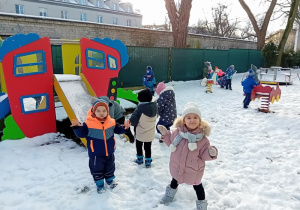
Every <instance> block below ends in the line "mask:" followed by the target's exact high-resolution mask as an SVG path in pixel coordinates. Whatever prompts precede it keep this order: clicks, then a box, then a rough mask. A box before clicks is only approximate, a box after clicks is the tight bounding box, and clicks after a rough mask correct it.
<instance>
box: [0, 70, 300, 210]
mask: <svg viewBox="0 0 300 210" xmlns="http://www.w3.org/2000/svg"><path fill="white" fill-rule="evenodd" d="M295 72H300V70H295ZM242 77H243V74H236V75H234V77H233V85H232V86H233V90H232V91H231V90H224V89H221V88H219V87H218V86H213V93H205V89H206V88H205V87H202V86H200V81H199V80H197V81H188V82H170V83H167V86H173V87H174V90H175V94H176V102H177V109H178V114H179V115H181V112H182V110H183V108H184V105H185V104H186V103H187V102H188V101H194V102H197V103H198V105H199V107H200V110H201V114H202V119H204V120H207V121H209V122H210V123H211V126H212V132H211V135H210V136H209V139H210V141H211V145H215V146H216V147H217V148H218V149H219V157H218V159H217V160H215V161H211V162H207V166H206V170H205V173H204V178H203V185H204V188H205V192H206V199H207V200H208V203H209V206H208V209H210V210H221V209H239V210H291V209H293V210H296V209H300V164H299V163H300V157H299V155H300V153H299V151H300V150H299V149H300V131H299V128H300V109H299V104H300V82H299V79H298V78H297V76H296V75H295V74H294V76H293V79H294V84H293V85H289V86H280V88H281V91H282V95H281V99H280V100H279V102H275V103H274V104H271V105H270V111H272V112H271V113H262V112H258V111H257V108H259V107H260V105H261V101H258V100H256V101H254V102H253V101H252V102H251V104H250V106H249V109H243V108H242V101H243V99H244V96H243V92H242V86H241V85H240V82H241V79H242ZM121 104H122V105H123V106H124V107H129V106H132V105H131V104H129V103H126V102H124V101H121ZM61 109H62V108H58V109H57V114H58V115H59V116H60V117H61V116H64V113H63V112H62V110H61ZM59 116H58V117H59ZM116 138H117V143H118V144H117V149H116V153H115V155H116V172H115V175H116V180H117V181H118V183H119V185H118V186H117V187H116V188H115V189H113V190H109V189H107V190H106V192H105V193H104V194H97V192H96V187H95V184H94V182H93V179H92V176H91V175H90V172H89V168H88V155H87V151H86V149H85V148H83V147H79V146H78V145H77V144H76V143H74V142H73V141H72V140H69V139H66V138H65V137H64V136H63V135H62V134H58V133H51V134H45V135H43V136H38V137H35V138H25V139H22V140H14V141H9V140H6V141H3V142H0V170H1V173H0V181H1V184H0V209H1V210H40V209H43V210H52V209H53V210H56V209H62V210H69V209H70V210H76V209H78V210H83V209H84V210H99V209H101V210H106V209H107V210H117V209H118V210H119V209H122V210H124V209H126V210H127V209H128V210H140V209H143V210H144V209H152V208H155V209H159V210H163V209H164V210H168V209H170V210H171V209H195V201H196V194H195V192H194V190H193V188H192V186H189V185H185V184H183V185H180V186H179V189H178V192H177V194H176V196H175V200H174V202H172V203H171V204H170V205H169V206H164V205H161V204H158V203H159V199H160V198H161V197H162V196H163V194H164V191H165V186H166V185H168V184H169V183H170V181H171V176H170V173H169V165H168V164H169V155H170V150H169V148H168V147H167V146H166V145H165V144H161V143H159V142H158V140H157V139H155V140H154V141H153V144H152V145H153V146H152V158H153V163H152V168H150V169H147V168H145V166H143V165H140V166H139V165H136V164H135V163H134V162H133V160H134V159H135V155H136V151H135V145H133V144H130V143H129V142H126V143H125V142H124V141H123V140H122V139H120V138H119V137H118V136H117V137H116Z"/></svg>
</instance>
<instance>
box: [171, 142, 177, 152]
mask: <svg viewBox="0 0 300 210" xmlns="http://www.w3.org/2000/svg"><path fill="white" fill-rule="evenodd" d="M176 149H177V147H175V146H174V144H170V150H171V152H175V151H176Z"/></svg>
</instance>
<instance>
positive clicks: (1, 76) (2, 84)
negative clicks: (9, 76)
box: [0, 62, 7, 93]
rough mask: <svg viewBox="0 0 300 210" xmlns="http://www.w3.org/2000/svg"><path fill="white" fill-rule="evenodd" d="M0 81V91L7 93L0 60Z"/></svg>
mask: <svg viewBox="0 0 300 210" xmlns="http://www.w3.org/2000/svg"><path fill="white" fill-rule="evenodd" d="M0 83H1V91H2V92H3V93H7V90H6V84H5V79H4V74H3V68H2V63H1V62H0Z"/></svg>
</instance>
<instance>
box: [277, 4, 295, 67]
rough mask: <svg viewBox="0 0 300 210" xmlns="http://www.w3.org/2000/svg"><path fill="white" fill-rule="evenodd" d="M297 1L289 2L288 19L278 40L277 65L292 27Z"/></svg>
mask: <svg viewBox="0 0 300 210" xmlns="http://www.w3.org/2000/svg"><path fill="white" fill-rule="evenodd" d="M299 2H300V0H292V2H291V8H290V12H289V17H288V21H287V24H286V27H285V30H284V32H283V35H282V38H281V40H280V43H279V45H278V56H277V60H276V65H277V66H280V63H281V58H282V55H283V51H284V47H285V44H286V41H287V39H288V37H289V34H290V33H291V30H292V29H293V24H294V21H295V18H296V17H297V16H298V9H299Z"/></svg>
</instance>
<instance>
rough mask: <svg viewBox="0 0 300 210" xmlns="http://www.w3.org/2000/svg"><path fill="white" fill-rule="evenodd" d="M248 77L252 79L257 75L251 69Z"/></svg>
mask: <svg viewBox="0 0 300 210" xmlns="http://www.w3.org/2000/svg"><path fill="white" fill-rule="evenodd" d="M248 76H250V77H254V76H255V73H254V71H253V70H252V69H249V74H248Z"/></svg>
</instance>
